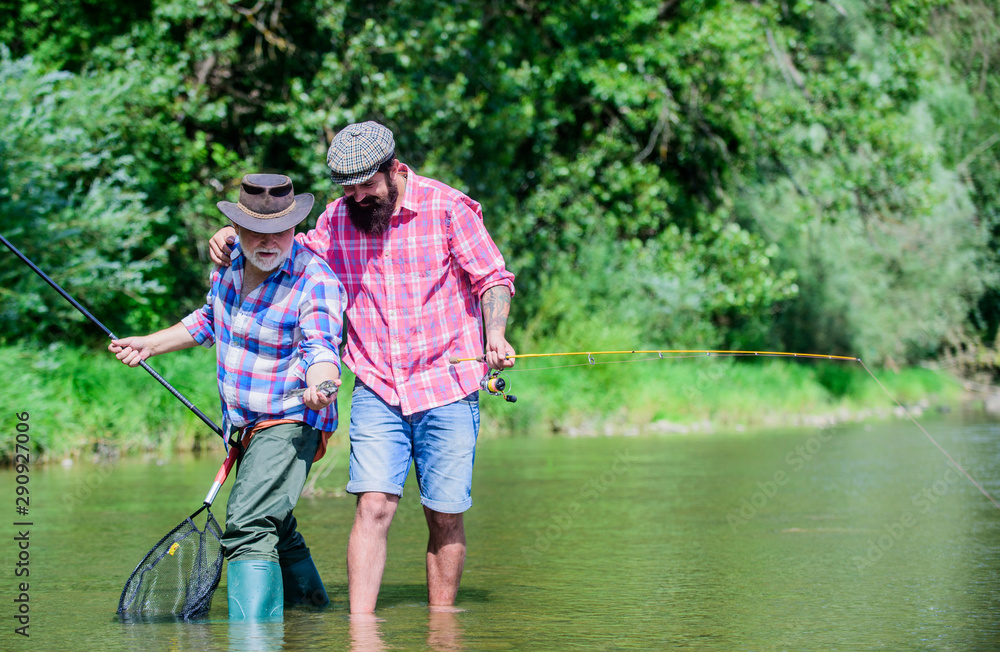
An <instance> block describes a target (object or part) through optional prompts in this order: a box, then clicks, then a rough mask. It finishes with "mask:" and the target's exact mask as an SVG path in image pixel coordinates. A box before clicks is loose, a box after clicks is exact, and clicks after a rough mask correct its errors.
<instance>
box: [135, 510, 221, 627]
mask: <svg viewBox="0 0 1000 652" xmlns="http://www.w3.org/2000/svg"><path fill="white" fill-rule="evenodd" d="M199 511H200V510H199ZM196 515H197V512H195V514H192V515H191V516H189V517H188V518H186V519H184V520H183V521H181V522H180V524H179V525H178V526H177V527H175V528H174V529H173V530H171V531H170V532H169V533H168V534H167V535H166V536H165V537H163V538H162V539H160V540H159V541H158V542H157V544H156V545H155V546H153V549H152V550H150V551H149V552H148V553H147V554H146V556H145V557H143V559H142V561H141V562H139V565H138V566H136V567H135V570H134V571H132V575H131V576H129V578H128V581H127V582H125V588H124V589H122V596H121V599H119V600H118V615H119V616H121V617H122V619H123V620H126V621H148V620H157V619H162V618H171V617H172V618H180V619H183V620H189V619H191V618H198V617H201V616H204V615H206V614H207V613H208V611H209V609H211V608H212V595H213V594H214V593H215V589H216V588H218V586H219V579H220V577H221V576H222V560H223V553H222V528H220V527H219V523H218V522H217V521H216V520H215V517H214V516H212V512H211V511H209V512H208V520H207V521H206V522H205V529H203V530H199V529H198V526H197V525H195V524H194V521H193V520H192V518H193V517H194V516H196Z"/></svg>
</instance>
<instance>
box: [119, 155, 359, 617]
mask: <svg viewBox="0 0 1000 652" xmlns="http://www.w3.org/2000/svg"><path fill="white" fill-rule="evenodd" d="M218 206H219V209H220V210H221V211H222V213H223V214H224V215H226V217H228V218H229V219H230V220H231V221H232V222H233V223H234V224H235V225H236V227H235V228H236V229H237V232H238V233H239V235H240V244H239V246H237V247H236V248H234V251H233V254H232V260H233V264H232V265H231V266H230V267H227V268H219V269H216V270H215V271H214V272H213V273H212V287H211V290H210V291H209V293H208V301H207V303H206V304H205V305H204V306H203V307H202V308H201V309H199V310H196V311H194V312H193V313H191V314H190V315H188V316H187V317H185V318H184V319H183V320H182V321H181V322H179V323H177V324H175V325H174V326H171V327H170V328H167V329H165V330H162V331H158V332H156V333H153V334H151V335H147V336H145V337H126V338H122V339H120V340H114V341H112V343H111V344H110V345H109V347H108V348H109V350H111V351H112V352H113V353H116V354H117V356H116V357H117V358H118V359H119V360H121V361H122V362H124V363H126V364H128V365H130V366H133V367H134V366H137V365H138V364H139V361H140V360H145V359H146V358H148V357H150V356H153V355H158V354H161V353H168V352H171V351H177V350H180V349H186V348H190V347H193V346H195V345H197V344H202V345H204V346H209V347H210V346H212V344H217V345H218V346H217V347H216V350H217V352H218V354H217V358H218V381H219V394H220V396H221V399H222V411H223V416H224V423H225V424H226V431H227V432H233V431H238V433H239V442H238V443H235V444H234V445H237V446H240V447H241V448H242V449H243V453H242V457H241V458H240V462H239V467H238V471H237V475H236V481H235V483H234V484H233V489H232V492H231V493H230V496H229V503H228V506H227V510H226V531H225V534H224V535H223V539H222V543H223V546H224V548H225V554H226V559H227V560H228V562H229V568H228V571H227V577H228V579H227V585H228V594H229V617H230V620H264V619H278V618H281V616H282V615H283V604H299V603H310V604H313V605H316V606H322V605H325V604H327V603H328V602H329V599H328V597H327V594H326V591H325V589H324V588H323V583H322V581H321V580H320V577H319V573H318V572H317V571H316V566H315V564H314V563H313V561H312V557H311V555H310V554H309V548H307V547H306V544H305V541H304V540H303V538H302V535H301V534H299V533H298V531H297V530H296V522H295V517H294V516H293V515H292V509H293V508H294V507H295V504H296V502H297V501H298V499H299V494H300V493H301V492H302V488H303V486H304V485H305V481H306V476H307V475H308V473H309V469H310V467H311V465H312V463H313V462H314V461H315V460H317V459H319V458H320V457H322V455H323V453H324V452H325V450H326V439H327V437H329V435H330V433H331V432H332V431H334V430H335V429H336V428H337V405H336V393H335V392H336V390H335V389H334V390H333V391H332V392H330V395H328V394H327V393H325V392H323V391H320V388H319V385H320V384H321V383H323V382H324V381H331V382H332V383H333V384H334V385H335V386H339V385H340V357H339V353H338V347H339V345H340V335H341V325H342V317H341V316H342V314H343V310H344V306H345V304H346V295H345V293H344V288H343V286H342V285H341V284H340V281H338V280H337V277H336V276H334V274H333V272H332V271H331V270H330V268H329V266H328V265H327V264H326V263H325V262H324V261H323V260H321V259H320V258H318V257H317V256H315V255H314V254H313V253H312V252H310V251H309V250H308V249H306V248H305V247H303V246H302V245H300V244H298V243H297V242H295V240H294V235H295V225H297V224H298V223H299V222H301V221H302V220H303V219H305V218H306V216H307V215H308V214H309V211H310V210H312V206H313V196H312V195H308V194H305V195H299V196H297V197H296V196H295V193H294V191H293V189H292V182H291V180H290V179H289V178H288V177H286V176H283V175H276V174H250V175H247V176H246V177H244V178H243V182H242V184H241V188H240V200H239V203H236V204H234V203H232V202H219V203H218ZM303 387H305V388H306V389H305V393H304V394H303V395H302V398H301V399H300V398H286V394H287V393H288V392H289V391H291V390H294V389H300V388H303ZM326 387H327V391H328V392H329V391H330V390H329V386H326Z"/></svg>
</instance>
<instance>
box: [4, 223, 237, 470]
mask: <svg viewBox="0 0 1000 652" xmlns="http://www.w3.org/2000/svg"><path fill="white" fill-rule="evenodd" d="M0 242H3V244H4V245H5V246H6V247H7V248H8V249H10V250H11V251H12V252H14V255H15V256H17V257H18V258H20V259H21V261H22V262H23V263H24V264H25V265H27V266H28V267H30V268H31V271H33V272H34V273H36V274H38V275H39V276H40V277H42V280H43V281H45V282H46V283H48V284H49V285H51V286H52V288H53V289H54V290H55V291H56V292H58V293H59V294H60V295H61V296H62V298H63V299H66V301H69V303H70V305H72V306H73V307H74V308H76V309H77V310H79V311H80V313H81V314H82V315H83V316H84V317H86V318H87V319H89V320H90V321H91V322H92V323H93V324H94V325H95V326H97V327H98V328H100V329H101V330H102V331H104V334H105V335H107V336H108V337H110V338H111V339H113V340H117V339H118V338H117V337H116V336H115V334H114V333H112V332H111V331H110V330H108V328H107V326H105V325H104V324H102V323H101V322H100V321H99V320H98V319H97V317H94V316H93V315H92V314H90V312H89V311H88V310H87V309H86V308H84V307H83V306H81V305H80V304H79V303H77V301H76V299H74V298H73V297H71V296H70V295H69V293H67V292H66V290H64V289H62V288H61V287H59V284H58V283H56V282H55V281H53V280H52V279H51V278H49V276H48V275H47V274H46V273H45V272H43V271H42V270H40V269H39V268H38V266H37V265H35V263H33V262H31V260H30V259H29V258H28V257H27V256H25V255H24V254H22V253H21V252H20V251H18V249H17V247H15V246H14V245H12V244H11V243H10V241H9V240H7V238H5V237H3V235H2V234H0ZM139 366H141V367H142V368H143V369H145V370H146V371H147V372H149V375H150V376H152V377H153V378H155V379H156V380H157V381H158V382H159V383H160V384H161V385H163V386H164V387H165V388H166V389H167V391H169V392H170V393H171V394H173V395H174V398H176V399H177V400H178V401H180V402H181V403H183V404H184V407H186V408H187V409H189V410H191V411H192V412H194V413H195V415H196V416H197V417H198V418H199V419H201V420H202V421H204V422H205V425H207V426H208V427H209V428H211V429H212V430H214V431H215V434H217V435H218V436H219V437H221V438H222V444H223V446H225V448H226V450H227V451H228V450H229V444H228V443H227V442H226V436H225V435H224V434H222V428H220V427H219V426H217V425H215V422H214V421H212V420H211V419H209V418H208V417H207V416H205V414H204V413H203V412H202V411H201V410H199V409H198V408H197V407H195V405H194V404H193V403H192V402H191V401H189V400H187V398H185V397H184V395H183V394H181V393H180V392H178V391H177V390H176V389H174V387H173V386H172V385H171V384H170V383H168V382H167V381H166V379H165V378H164V377H163V376H161V375H160V374H158V373H156V371H155V370H154V369H153V368H152V367H150V366H149V365H148V364H146V361H145V360H141V361H139Z"/></svg>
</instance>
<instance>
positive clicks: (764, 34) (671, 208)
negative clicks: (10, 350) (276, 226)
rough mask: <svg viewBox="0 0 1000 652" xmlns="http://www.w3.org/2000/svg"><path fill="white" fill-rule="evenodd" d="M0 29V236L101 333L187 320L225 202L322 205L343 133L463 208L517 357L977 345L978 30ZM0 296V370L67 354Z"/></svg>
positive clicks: (964, 5) (171, 18)
mask: <svg viewBox="0 0 1000 652" xmlns="http://www.w3.org/2000/svg"><path fill="white" fill-rule="evenodd" d="M0 7H2V8H3V10H4V12H3V14H2V15H3V16H4V18H3V22H2V24H0V42H2V43H4V44H5V46H4V47H3V49H2V50H0V90H2V92H3V96H4V99H5V101H4V102H3V103H2V104H0V233H3V234H4V235H5V236H6V237H8V238H9V239H10V240H12V241H13V242H14V243H15V244H16V245H18V246H19V247H21V248H22V249H23V250H24V251H25V253H27V254H28V255H29V256H30V257H32V258H33V259H35V260H36V262H37V263H39V265H40V266H41V267H42V268H43V269H45V270H46V271H48V272H50V273H51V274H52V275H53V276H54V277H55V278H56V280H57V281H59V282H60V283H62V284H63V285H64V286H65V287H66V288H67V290H69V291H70V293H71V294H77V295H78V296H79V297H80V298H81V299H82V301H83V302H84V303H85V304H86V305H88V306H90V307H91V308H92V310H93V311H94V312H95V313H98V314H99V315H107V316H109V317H108V322H109V326H111V328H112V329H117V330H123V331H128V330H134V329H141V328H148V327H151V326H153V325H157V324H161V325H162V324H166V323H169V322H170V321H173V320H176V319H177V318H178V317H179V316H181V315H183V314H184V313H185V312H187V311H188V310H189V309H190V308H191V307H193V306H194V305H195V304H196V303H197V302H198V300H199V299H200V296H201V293H202V292H203V290H204V287H205V277H206V272H207V254H206V247H205V239H206V237H207V235H208V234H210V233H212V232H213V231H214V230H215V228H217V226H218V225H220V224H221V219H220V217H221V216H220V215H219V214H218V211H217V210H216V209H215V202H216V201H218V200H220V199H231V198H232V197H233V195H234V193H235V188H236V187H237V183H238V180H239V178H240V176H241V175H242V174H244V173H247V172H250V171H258V170H264V169H268V170H275V171H282V172H286V173H288V174H290V175H291V176H292V177H293V179H294V180H295V183H296V190H297V191H300V192H306V191H311V192H314V193H316V194H317V196H318V198H320V201H324V200H326V201H329V200H331V199H332V198H334V197H336V196H337V194H338V193H339V189H338V188H336V187H331V185H330V183H329V177H328V174H327V172H326V168H325V151H326V147H327V144H328V143H329V140H330V138H332V136H333V134H334V133H335V132H336V130H337V129H338V128H339V127H340V126H342V125H344V124H346V123H348V122H352V121H357V120H363V119H376V120H380V121H382V122H384V123H386V124H388V125H389V126H390V127H392V128H393V130H394V131H395V133H396V136H397V142H398V153H399V155H400V158H401V160H403V161H404V162H406V163H408V164H410V165H412V166H413V167H415V168H416V170H417V171H418V172H419V173H421V174H425V175H428V176H433V177H436V178H439V179H441V180H442V181H445V182H447V183H450V184H452V185H454V186H456V187H458V188H460V189H463V190H465V191H466V192H468V193H469V194H470V195H471V196H472V197H474V198H476V199H478V200H479V201H480V202H482V203H483V205H484V212H485V215H486V220H487V226H488V227H489V228H490V230H491V232H492V233H493V234H494V236H495V237H496V239H497V241H498V244H499V245H500V246H501V249H502V250H503V251H504V252H505V254H506V256H507V259H508V266H509V267H510V268H511V269H513V270H514V272H515V273H516V274H517V285H518V296H517V297H516V301H515V314H514V316H513V319H512V323H513V330H514V332H513V333H512V336H511V339H512V341H514V342H515V343H516V345H517V346H518V347H519V348H521V349H522V350H527V349H529V348H535V347H546V346H553V344H552V343H553V342H559V345H561V346H562V345H576V344H578V345H580V346H584V347H586V346H589V345H588V344H587V343H588V342H593V341H598V340H599V341H602V342H617V343H618V344H619V345H621V346H640V345H658V346H666V345H675V346H678V347H696V346H712V347H714V346H726V347H770V348H787V349H789V350H802V349H808V350H813V351H818V352H824V353H838V354H845V353H846V354H857V355H861V356H862V357H863V358H865V359H867V360H871V361H881V362H888V363H893V362H897V363H901V362H913V361H917V360H922V359H926V358H929V357H932V356H935V355H937V354H939V353H940V352H941V351H942V349H943V348H944V347H948V346H953V345H954V344H955V343H956V342H964V343H968V342H976V341H979V342H983V341H985V342H987V343H988V344H990V343H992V338H993V337H994V336H995V333H996V326H997V323H998V321H1000V311H998V309H997V302H996V299H997V297H998V293H1000V279H998V278H997V276H996V270H997V269H998V265H1000V259H998V257H997V254H996V251H997V244H998V240H1000V195H998V190H997V188H998V183H1000V164H998V157H997V156H996V152H997V151H1000V145H997V140H1000V132H998V123H1000V97H998V93H1000V84H998V75H997V73H996V72H995V69H996V66H995V65H994V62H995V61H997V60H1000V28H998V26H997V25H998V21H997V17H998V16H997V14H998V10H1000V9H998V3H997V2H996V0H959V1H958V2H944V1H942V0H905V1H896V2H892V3H888V2H883V1H874V0H873V1H868V2H862V1H860V0H839V1H837V2H834V1H833V0H829V1H826V2H821V1H818V0H816V1H814V0H787V1H783V2H765V1H754V2H744V1H736V0H692V1H690V2H679V1H677V0H655V1H651V0H621V1H619V2H606V1H598V0H578V1H576V2H572V3H570V2H549V1H538V2H530V1H527V2H494V1H492V0H489V1H487V0H480V1H472V0H465V1H462V0H459V1H457V2H456V1H454V0H449V1H445V0H422V1H420V2H414V1H412V0H399V1H397V2H392V3H376V2H362V1H352V2H343V1H340V0H303V1H301V2H294V3H291V2H282V0H259V1H258V2H257V3H256V4H255V5H253V6H250V2H249V0H244V2H242V3H226V2H221V1H219V2H210V1H208V2H207V1H205V0H150V1H147V2H144V3H143V2H140V3H135V2H131V1H130V2H124V1H121V0H117V1H116V0H108V1H106V2H103V3H99V4H98V3H94V2H91V1H90V0H59V1H58V2H56V1H55V0H38V1H35V2H31V3H19V2H9V1H4V2H0ZM11 260H12V259H11ZM0 278H2V281H3V285H2V287H3V292H4V299H5V301H4V302H3V307H2V308H0V333H2V335H0V339H2V340H5V341H7V342H13V341H21V340H29V341H33V342H36V343H43V342H46V341H50V340H53V339H73V340H76V341H79V340H81V339H84V338H85V337H89V338H94V339H96V337H95V336H94V335H93V334H92V331H91V330H86V329H85V327H84V326H83V325H82V324H81V322H80V320H79V319H78V318H77V317H75V316H74V315H72V312H71V310H70V309H68V307H67V306H63V305H61V300H60V299H59V298H58V297H55V296H53V293H52V292H51V291H50V290H49V289H48V288H47V287H45V286H44V285H42V284H41V282H40V281H38V280H37V279H36V278H34V277H33V276H32V275H31V273H30V272H29V271H28V270H26V269H25V268H23V266H21V265H19V264H16V263H13V262H11V263H9V264H5V265H3V266H2V268H0ZM84 333H90V334H89V335H84Z"/></svg>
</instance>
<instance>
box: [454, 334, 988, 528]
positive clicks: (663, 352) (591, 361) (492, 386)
mask: <svg viewBox="0 0 1000 652" xmlns="http://www.w3.org/2000/svg"><path fill="white" fill-rule="evenodd" d="M653 353H655V354H657V357H655V358H640V359H637V360H609V361H606V362H604V361H598V360H596V359H595V358H594V356H595V355H634V354H646V355H648V354H653ZM583 355H585V356H587V362H586V363H584V364H582V365H575V364H570V365H560V366H556V367H541V368H535V369H524V370H522V371H541V370H542V369H562V368H566V367H579V366H589V365H599V364H615V363H629V362H644V361H649V360H668V359H672V358H673V359H677V358H692V357H711V356H716V357H754V356H756V357H765V358H766V357H775V358H801V359H811V360H839V361H846V362H857V363H858V364H860V365H861V367H862V368H863V369H864V370H865V371H866V372H867V373H868V375H869V376H871V379H872V380H874V381H875V384H876V385H878V386H879V388H880V389H881V390H882V391H883V392H884V393H885V395H886V396H888V397H889V400H891V401H892V402H893V403H895V404H896V406H897V407H898V408H899V409H901V410H902V411H903V413H904V414H906V416H907V418H909V420H910V421H911V422H913V425H915V426H916V427H917V428H918V429H919V430H920V432H922V433H924V436H926V437H927V439H929V440H930V441H931V443H932V444H934V446H936V447H937V449H938V450H939V451H941V453H942V454H943V455H944V456H945V457H946V458H948V461H949V462H951V464H952V466H954V467H955V468H956V469H958V470H959V471H961V472H962V474H964V475H965V477H966V478H967V479H968V480H969V482H971V483H972V484H973V486H975V487H976V489H979V492H980V493H981V494H983V495H984V496H986V498H987V499H989V501H990V502H991V503H993V505H994V506H995V507H996V508H997V509H1000V502H997V500H996V499H995V498H994V497H993V496H992V495H991V494H990V492H988V491H987V490H986V488H985V487H983V485H981V484H980V483H979V482H977V481H976V479H975V478H973V477H972V474H970V473H969V472H968V471H966V470H965V468H964V467H963V466H962V465H961V464H959V463H958V461H957V460H956V459H955V458H954V457H952V456H951V455H950V454H949V453H948V451H946V450H945V449H944V447H943V446H942V445H941V444H939V443H938V442H937V440H936V439H934V437H932V436H931V434H930V433H929V432H927V430H926V429H924V427H923V426H922V425H920V422H919V421H917V419H916V418H915V417H914V416H913V414H912V413H911V412H910V411H909V410H908V409H906V406H904V405H903V404H902V403H900V402H899V400H898V399H896V397H895V396H893V395H892V393H891V392H889V390H888V389H886V387H885V385H883V384H882V382H881V381H880V380H879V379H878V378H877V377H876V376H875V374H874V373H872V370H871V369H869V368H868V365H866V364H865V363H864V361H863V360H862V359H861V358H858V357H854V356H846V355H828V354H822V353H795V352H788V351H740V350H721V349H655V350H641V349H632V350H628V351H561V352H555V353H518V354H512V355H504V356H503V359H504V360H515V359H524V358H560V357H569V356H583ZM485 361H486V354H485V353H484V354H483V355H477V356H475V357H471V358H459V357H457V356H453V357H451V358H450V359H449V360H448V362H449V364H453V365H455V364H459V363H462V362H485ZM503 371H513V370H511V369H505V370H503ZM501 373H503V372H502V371H501V370H499V369H491V370H490V371H489V372H487V374H486V376H484V377H483V379H482V381H481V383H480V386H481V387H482V388H483V389H485V390H486V391H487V393H489V394H491V395H493V396H502V397H503V398H504V399H506V400H507V401H509V402H511V403H513V402H514V401H516V400H517V397H514V396H509V395H507V394H505V393H504V390H505V389H506V387H507V386H508V385H509V382H505V381H504V379H503V378H502V377H501V376H500V374H501ZM512 399H513V400H512Z"/></svg>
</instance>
